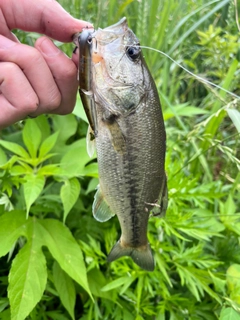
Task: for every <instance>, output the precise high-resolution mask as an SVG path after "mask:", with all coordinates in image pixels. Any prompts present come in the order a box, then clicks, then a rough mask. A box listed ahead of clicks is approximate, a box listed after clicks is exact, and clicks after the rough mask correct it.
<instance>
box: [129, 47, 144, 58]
mask: <svg viewBox="0 0 240 320" xmlns="http://www.w3.org/2000/svg"><path fill="white" fill-rule="evenodd" d="M140 52H141V49H140V48H139V46H132V47H127V48H126V53H127V55H128V57H129V58H130V59H131V60H133V61H134V60H137V59H138V58H139V56H140Z"/></svg>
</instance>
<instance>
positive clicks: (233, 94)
mask: <svg viewBox="0 0 240 320" xmlns="http://www.w3.org/2000/svg"><path fill="white" fill-rule="evenodd" d="M140 47H141V48H144V49H149V50H152V51H155V52H158V53H160V54H162V55H163V56H165V57H167V58H168V59H170V60H171V61H172V62H174V63H175V64H176V65H177V66H179V67H180V68H182V69H183V70H184V71H186V72H187V73H189V74H190V75H191V76H193V77H195V78H196V79H198V80H200V81H201V82H203V83H207V84H209V85H211V86H213V87H215V88H218V89H220V90H222V91H224V92H226V93H228V94H229V95H231V96H233V97H235V98H237V99H239V100H240V96H238V95H237V94H235V93H233V92H231V91H229V90H227V89H224V88H222V87H221V86H219V85H217V84H215V83H213V82H211V81H209V80H207V79H204V78H202V77H200V76H198V75H196V74H194V73H193V72H191V71H189V70H188V69H187V68H185V67H184V66H182V65H181V64H180V63H178V62H177V61H176V60H174V59H173V58H172V57H170V56H169V55H168V54H167V53H165V52H163V51H161V50H158V49H154V48H151V47H147V46H140Z"/></svg>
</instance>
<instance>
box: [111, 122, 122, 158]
mask: <svg viewBox="0 0 240 320" xmlns="http://www.w3.org/2000/svg"><path fill="white" fill-rule="evenodd" d="M108 128H109V131H110V134H111V142H112V145H113V147H114V150H115V151H116V152H118V153H121V154H124V153H125V152H126V140H125V137H124V135H123V133H122V130H121V128H120V126H119V124H118V122H117V121H116V120H115V121H114V122H113V123H111V124H109V125H108Z"/></svg>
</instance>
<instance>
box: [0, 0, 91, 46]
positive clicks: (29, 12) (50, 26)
mask: <svg viewBox="0 0 240 320" xmlns="http://www.w3.org/2000/svg"><path fill="white" fill-rule="evenodd" d="M0 9H1V11H2V13H3V16H4V18H5V23H6V24H7V26H8V27H9V29H10V30H12V29H15V28H17V29H21V30H24V31H32V32H38V33H42V34H45V35H47V36H49V37H51V38H53V39H55V40H59V41H62V42H71V41H72V36H73V34H74V33H77V32H79V31H81V30H82V29H83V28H87V27H89V28H91V27H92V25H91V24H90V23H89V22H86V21H83V20H77V19H74V18H73V17H72V16H71V15H70V14H69V13H67V12H66V11H65V10H64V9H63V8H62V7H61V6H60V4H59V3H58V2H57V1H56V0H41V1H39V0H21V1H16V0H8V1H6V0H0ZM0 22H1V21H0Z"/></svg>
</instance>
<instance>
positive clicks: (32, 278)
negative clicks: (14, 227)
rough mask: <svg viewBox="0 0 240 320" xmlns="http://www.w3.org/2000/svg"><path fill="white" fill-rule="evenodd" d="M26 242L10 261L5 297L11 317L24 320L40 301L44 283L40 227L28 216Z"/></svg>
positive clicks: (12, 319)
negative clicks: (7, 298) (6, 295)
mask: <svg viewBox="0 0 240 320" xmlns="http://www.w3.org/2000/svg"><path fill="white" fill-rule="evenodd" d="M27 229H28V230H27V237H28V241H27V243H26V244H25V245H24V247H23V248H22V249H21V250H20V251H19V253H18V254H17V256H16V257H15V259H14V260H13V263H12V266H11V270H10V274H9V287H8V297H9V301H10V306H11V320H24V319H25V318H26V317H27V316H28V315H29V313H30V312H31V311H32V309H33V308H34V307H35V306H36V304H37V303H38V302H39V301H40V299H41V297H42V295H43V292H44V289H45V287H46V283H47V269H46V260H45V257H44V255H43V253H42V249H41V245H42V242H41V241H42V232H41V231H42V228H41V226H40V225H39V224H38V222H37V221H36V220H35V219H30V220H29V222H28V228H27Z"/></svg>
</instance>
